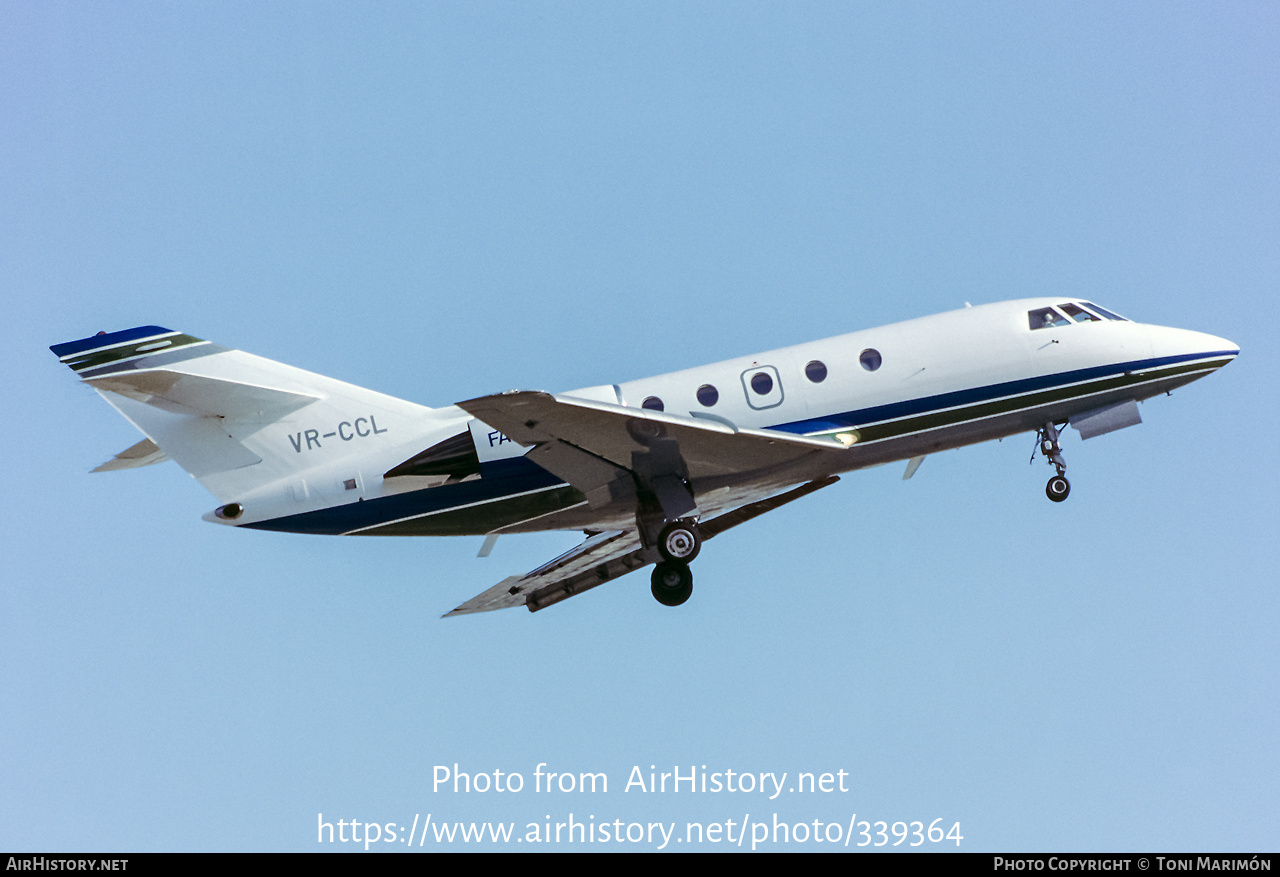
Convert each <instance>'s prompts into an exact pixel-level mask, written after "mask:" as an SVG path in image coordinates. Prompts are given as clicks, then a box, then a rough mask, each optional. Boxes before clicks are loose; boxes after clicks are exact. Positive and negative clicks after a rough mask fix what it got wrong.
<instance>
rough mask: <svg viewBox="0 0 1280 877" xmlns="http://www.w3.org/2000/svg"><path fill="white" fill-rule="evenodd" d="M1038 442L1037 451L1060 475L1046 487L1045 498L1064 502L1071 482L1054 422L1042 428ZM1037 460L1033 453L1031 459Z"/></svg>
mask: <svg viewBox="0 0 1280 877" xmlns="http://www.w3.org/2000/svg"><path fill="white" fill-rule="evenodd" d="M1036 440H1037V444H1036V450H1037V451H1039V452H1040V453H1042V454H1044V457H1045V459H1046V460H1048V461H1049V462H1050V463H1051V464H1053V467H1054V468H1055V469H1057V470H1058V474H1057V475H1055V476H1053V477H1052V478H1050V479H1049V483H1048V484H1047V485H1045V488H1044V492H1045V496H1047V497H1049V499H1051V500H1053V501H1054V502H1062V501H1063V500H1064V499H1066V498H1067V496H1068V495H1070V493H1071V482H1070V481H1068V480H1067V461H1066V460H1064V459H1063V458H1062V445H1061V444H1059V443H1058V428H1057V427H1056V426H1055V425H1054V423H1053V421H1052V420H1051V421H1049V422H1048V423H1046V424H1045V425H1044V426H1042V427H1041V428H1040V430H1039V432H1037V433H1036ZM1035 458H1036V455H1035V452H1034V451H1033V452H1032V454H1031V459H1032V460H1035Z"/></svg>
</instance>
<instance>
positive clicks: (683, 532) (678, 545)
mask: <svg viewBox="0 0 1280 877" xmlns="http://www.w3.org/2000/svg"><path fill="white" fill-rule="evenodd" d="M701 549H702V539H701V538H700V537H699V536H698V530H697V528H696V527H695V526H694V525H693V524H691V523H688V522H686V521H672V522H671V523H670V524H667V526H665V527H663V528H662V533H661V534H659V536H658V553H659V554H661V555H662V556H663V558H664V559H666V560H670V561H674V562H675V563H690V562H692V561H693V559H694V558H695V557H697V556H698V552H699V551H700V550H701Z"/></svg>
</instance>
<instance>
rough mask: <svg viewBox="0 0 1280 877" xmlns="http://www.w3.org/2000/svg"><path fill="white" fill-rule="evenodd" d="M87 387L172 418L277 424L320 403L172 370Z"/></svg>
mask: <svg viewBox="0 0 1280 877" xmlns="http://www.w3.org/2000/svg"><path fill="white" fill-rule="evenodd" d="M85 383H87V384H89V385H91V386H93V387H96V388H97V389H99V390H110V391H111V392H113V393H119V394H120V395H121V396H127V397H128V398H130V399H132V400H134V401H135V402H142V403H143V404H145V405H152V406H154V407H156V408H160V409H162V410H164V411H168V412H170V413H171V414H197V415H201V416H212V417H225V418H227V419H228V420H260V419H268V420H274V419H276V418H278V417H280V416H281V415H284V414H288V413H289V412H291V411H296V410H298V409H299V408H302V407H303V406H304V405H310V404H311V403H312V402H315V401H317V400H318V399H319V398H320V397H319V396H312V395H308V394H304V393H297V392H293V391H290V390H277V389H273V388H271V387H263V386H259V385H256V384H248V383H243V382H240V381H229V380H223V379H221V378H210V377H205V376H203V375H192V374H186V373H184V372H177V371H170V370H168V369H149V370H147V371H133V372H117V373H115V374H111V375H106V376H104V377H100V378H86V379H85Z"/></svg>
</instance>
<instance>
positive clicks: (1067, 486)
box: [1044, 475, 1071, 502]
mask: <svg viewBox="0 0 1280 877" xmlns="http://www.w3.org/2000/svg"><path fill="white" fill-rule="evenodd" d="M1044 492H1045V495H1046V496H1048V497H1049V499H1051V500H1053V501H1054V502H1062V501H1063V500H1064V499H1066V498H1067V496H1068V495H1070V493H1071V482H1070V481H1068V480H1067V479H1066V478H1064V477H1063V476H1061V475H1055V476H1053V477H1052V478H1050V479H1049V483H1048V484H1047V485H1046V486H1045V488H1044Z"/></svg>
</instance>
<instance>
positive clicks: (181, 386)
mask: <svg viewBox="0 0 1280 877" xmlns="http://www.w3.org/2000/svg"><path fill="white" fill-rule="evenodd" d="M50 349H51V350H52V351H53V352H54V353H55V354H57V355H58V357H59V359H60V360H61V361H62V362H64V363H65V364H66V365H68V366H69V367H70V368H71V370H72V371H74V372H75V373H76V374H78V375H79V376H80V378H81V380H83V381H84V383H86V384H88V385H89V386H91V387H93V389H94V390H96V391H97V392H98V394H99V395H100V396H102V398H103V399H105V400H106V401H107V402H108V403H110V404H111V406H112V407H114V408H115V409H116V410H117V411H119V412H120V413H121V414H122V415H124V417H125V418H127V419H128V420H129V422H131V423H132V424H133V425H134V426H136V427H137V428H138V429H139V430H140V431H141V432H142V433H143V435H145V436H146V438H145V439H144V440H143V441H141V442H139V443H138V444H136V445H134V446H133V447H131V448H128V449H127V450H125V451H122V452H121V453H119V454H117V455H116V456H115V457H114V458H113V459H111V460H109V461H108V462H106V463H104V464H103V465H101V466H99V467H98V468H97V469H95V470H94V471H106V470H112V469H127V468H133V467H136V466H146V465H150V464H152V463H159V462H161V461H163V460H166V459H172V460H174V461H175V462H177V463H178V465H179V466H181V467H182V468H183V469H185V470H187V472H189V473H191V475H192V476H194V477H195V478H196V479H197V480H198V481H199V482H200V483H201V484H202V485H204V486H205V488H206V489H208V490H209V492H210V493H212V494H213V495H214V496H215V497H217V498H218V499H219V501H221V502H224V503H228V502H231V501H232V500H236V501H242V500H243V498H245V497H247V496H251V495H253V494H255V493H262V492H264V491H268V492H272V493H279V492H280V490H281V489H282V487H283V489H285V490H286V491H293V492H294V493H295V494H298V492H299V491H300V492H301V493H302V494H306V493H307V492H308V491H309V488H308V486H307V485H308V483H309V482H310V483H312V484H317V483H325V484H327V483H328V482H329V481H330V480H332V479H331V478H329V477H327V476H328V475H329V474H331V473H334V472H336V473H345V472H346V471H347V470H350V471H351V473H352V474H351V477H350V478H348V479H347V481H354V480H357V479H359V477H361V476H360V474H359V471H358V470H357V469H356V468H355V467H354V465H353V463H352V461H353V460H356V459H358V458H365V459H367V458H373V459H374V460H377V459H378V458H382V457H384V456H385V458H386V459H387V460H391V461H393V463H390V464H388V466H389V465H393V464H394V461H397V460H400V459H403V454H402V452H401V449H400V447H399V446H401V445H412V444H413V442H415V441H416V440H417V438H418V437H419V436H420V435H421V433H422V430H423V426H424V425H425V423H429V422H430V421H432V420H435V419H437V418H438V417H439V416H440V415H441V414H443V412H440V411H438V410H436V409H431V408H428V407H426V406H423V405H417V404H414V403H412V402H406V401H404V400H401V399H397V398H395V397H392V396H387V395H384V394H382V393H377V392H374V391H372V390H366V389H363V388H362V387H357V386H354V385H352V384H347V383H344V382H342V381H337V380H334V379H332V378H327V377H324V376H323V375H318V374H314V373H312V372H308V371H304V370H303V369H299V368H294V367H292V366H288V365H284V364H282V363H278V362H273V361H271V360H269V359H263V358H262V357H258V356H253V355H252V354H249V353H245V352H243V351H240V350H231V349H228V348H226V347H220V346H218V345H216V344H212V343H210V342H208V341H204V340H202V339H200V338H196V337H194V336H192V335H187V334H184V333H182V332H175V331H172V330H170V329H165V328H162V327H160V326H139V327H137V328H135V329H126V330H124V331H122V332H111V333H99V334H97V335H94V336H92V337H90V338H83V339H81V340H79V341H69V342H66V343H64V344H55V345H53V346H52V347H51V348H50ZM337 483H338V484H339V485H342V484H343V483H344V482H343V481H341V480H340V481H338V482H337ZM297 498H298V499H303V496H298V497H297Z"/></svg>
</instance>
